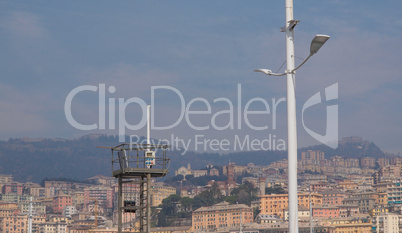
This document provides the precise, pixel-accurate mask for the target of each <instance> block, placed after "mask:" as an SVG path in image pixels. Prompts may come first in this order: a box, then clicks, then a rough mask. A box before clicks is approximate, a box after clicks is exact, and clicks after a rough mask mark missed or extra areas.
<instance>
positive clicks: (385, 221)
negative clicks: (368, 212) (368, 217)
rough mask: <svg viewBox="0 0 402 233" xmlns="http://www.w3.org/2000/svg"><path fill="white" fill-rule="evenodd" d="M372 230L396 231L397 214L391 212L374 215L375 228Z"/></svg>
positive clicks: (386, 232) (395, 232) (397, 223)
mask: <svg viewBox="0 0 402 233" xmlns="http://www.w3.org/2000/svg"><path fill="white" fill-rule="evenodd" d="M373 232H384V233H398V232H399V216H398V215H397V214H392V213H386V214H381V215H378V216H376V229H375V231H373Z"/></svg>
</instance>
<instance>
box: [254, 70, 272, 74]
mask: <svg viewBox="0 0 402 233" xmlns="http://www.w3.org/2000/svg"><path fill="white" fill-rule="evenodd" d="M254 72H261V73H264V74H266V75H271V74H272V71H271V70H268V69H258V70H254Z"/></svg>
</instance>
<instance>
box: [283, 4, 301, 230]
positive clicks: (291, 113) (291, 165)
mask: <svg viewBox="0 0 402 233" xmlns="http://www.w3.org/2000/svg"><path fill="white" fill-rule="evenodd" d="M285 7H286V62H287V75H286V83H287V84H286V85H287V115H288V189H289V233H298V232H299V227H298V216H297V213H298V208H297V130H296V98H295V74H294V73H293V72H291V71H293V70H294V68H295V56H294V51H295V49H294V33H293V29H292V28H290V27H289V25H290V24H291V21H292V20H293V0H286V6H285Z"/></svg>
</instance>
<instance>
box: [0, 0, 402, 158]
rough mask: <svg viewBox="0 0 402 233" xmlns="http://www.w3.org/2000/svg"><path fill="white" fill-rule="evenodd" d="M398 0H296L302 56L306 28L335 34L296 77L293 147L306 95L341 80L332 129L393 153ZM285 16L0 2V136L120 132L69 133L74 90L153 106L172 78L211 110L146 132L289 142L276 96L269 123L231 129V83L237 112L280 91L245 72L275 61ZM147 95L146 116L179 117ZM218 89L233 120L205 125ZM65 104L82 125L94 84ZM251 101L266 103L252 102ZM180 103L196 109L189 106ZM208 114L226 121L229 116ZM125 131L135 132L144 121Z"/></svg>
mask: <svg viewBox="0 0 402 233" xmlns="http://www.w3.org/2000/svg"><path fill="white" fill-rule="evenodd" d="M401 8H402V2H401V1H346V0H328V1H311V0H310V1H308V0H307V1H300V0H295V1H294V16H295V19H298V20H300V24H299V25H298V26H297V27H296V29H295V47H296V56H297V57H298V58H304V57H306V56H307V55H308V50H309V45H310V41H311V39H312V38H313V37H314V35H315V34H328V35H330V36H331V39H330V40H329V41H328V42H327V44H325V46H324V47H323V48H322V49H321V50H320V51H319V53H318V54H316V55H315V56H313V57H312V58H311V60H310V61H309V62H308V63H306V64H305V66H303V68H301V69H300V70H299V71H298V72H297V75H296V87H297V93H296V96H297V106H298V110H297V111H298V112H297V114H298V119H299V120H298V126H299V128H298V135H299V146H306V145H313V144H318V143H319V142H317V141H316V140H315V139H313V138H312V137H311V136H310V135H309V134H307V133H306V131H305V130H304V128H303V127H302V123H301V110H302V106H303V104H304V103H305V102H306V101H307V99H309V98H310V97H311V96H313V95H314V94H315V93H317V92H320V91H321V92H323V91H324V89H325V88H326V87H328V86H330V85H332V84H335V83H338V85H339V99H338V100H336V101H334V102H332V104H338V106H339V137H344V136H352V135H353V136H362V137H363V138H364V139H366V140H370V141H374V142H375V143H376V144H377V145H379V146H380V147H381V148H382V149H384V150H385V151H390V152H399V151H400V150H401V149H402V147H401V144H402V123H401V122H402V121H401V116H402V107H401V104H402V101H401V100H402V92H401V91H400V90H401V88H402V79H401V71H402V68H401V67H402V56H401V54H402V45H401V41H402V18H401V17H400V9H401ZM284 24H285V1H257V0H254V1H236V0H222V1H120V2H116V1H74V2H72V1H35V2H32V1H18V0H17V1H0V51H1V53H0V64H1V66H0V75H1V79H0V108H1V111H0V119H1V121H0V129H1V131H0V139H2V140H7V139H8V138H10V137H14V138H15V137H25V136H28V137H62V138H74V137H78V136H82V135H85V134H88V133H94V132H99V133H110V134H117V131H116V130H114V131H113V130H99V131H96V130H94V131H82V130H78V129H76V128H74V127H72V126H71V125H70V124H69V123H68V121H67V120H66V116H65V112H64V103H65V100H66V97H67V95H68V94H69V93H70V91H72V90H73V89H74V88H77V87H79V86H81V85H93V86H97V87H99V85H100V84H102V83H104V84H105V85H106V87H107V88H108V87H109V86H114V87H115V89H116V90H115V92H114V93H113V94H111V93H107V95H106V98H115V99H116V105H117V103H118V101H117V98H124V99H125V100H127V99H129V98H132V97H138V98H140V99H142V100H144V101H145V102H146V103H147V104H149V103H150V101H151V87H152V86H170V87H173V88H175V89H177V90H178V91H180V93H181V94H182V95H183V97H184V99H185V102H186V104H188V103H189V102H190V101H191V100H192V99H194V98H205V99H206V100H207V101H208V103H209V104H210V105H211V106H212V109H211V114H205V115H198V116H192V117H191V122H192V123H193V124H195V125H198V126H208V125H209V126H210V130H204V131H196V130H193V129H192V128H191V127H190V126H189V125H188V123H187V122H186V120H185V119H183V121H181V123H180V124H179V125H178V126H177V127H174V128H173V129H169V130H153V131H152V136H153V137H155V138H160V139H170V138H171V136H172V134H173V135H174V137H176V136H177V137H179V138H182V139H194V136H195V135H203V137H205V138H206V139H218V140H223V139H228V140H230V141H233V140H234V137H235V136H236V135H237V136H239V137H243V138H244V137H245V136H246V135H249V137H250V139H252V138H255V139H259V140H262V139H264V138H267V137H268V136H269V135H271V136H275V137H276V138H277V139H284V140H286V106H285V102H282V103H281V104H279V105H278V108H277V112H276V117H277V125H276V129H273V124H272V115H273V114H272V112H271V114H270V115H259V116H252V117H250V121H251V122H252V124H253V125H256V126H264V125H267V126H268V127H269V128H268V129H267V130H252V129H250V127H247V125H246V124H245V123H244V122H242V128H241V129H238V127H237V126H238V122H237V120H238V118H237V114H238V113H237V109H238V105H239V103H238V101H237V99H238V86H239V85H240V86H241V100H242V103H241V104H240V105H241V106H242V107H243V108H244V105H245V104H246V103H247V101H248V100H250V99H252V98H262V99H265V100H267V102H268V103H269V104H271V101H272V99H276V100H278V99H280V98H282V97H285V96H286V82H285V78H284V77H266V76H264V75H262V74H260V73H254V72H253V70H254V69H256V68H270V69H272V70H274V71H276V70H278V69H279V68H280V67H281V65H282V63H283V62H284V60H285V40H284V37H285V35H284V33H282V32H280V28H281V27H282V26H284ZM296 62H297V63H300V62H301V59H296ZM280 71H283V68H282V69H281V70H280ZM155 97H156V100H155V106H154V108H155V111H156V116H155V119H154V120H155V124H156V125H159V126H162V125H168V124H171V123H173V122H175V121H176V119H178V117H179V115H180V111H181V107H180V99H179V98H178V96H177V94H175V93H173V92H172V91H168V90H160V91H158V92H156V95H155ZM221 97H223V98H227V99H228V100H230V101H231V102H232V103H233V106H234V118H233V121H234V122H235V123H234V126H235V127H234V129H225V130H216V129H213V127H212V126H211V118H212V116H213V114H214V113H216V112H219V111H222V110H224V109H226V110H227V109H228V104H226V102H223V101H220V102H219V101H218V102H216V103H214V99H216V98H221ZM72 106H73V108H72V112H73V116H74V118H75V119H76V120H77V121H79V122H80V123H82V124H93V123H98V95H97V93H96V92H91V91H86V92H81V93H79V94H78V95H77V96H76V97H75V98H74V100H73V102H72ZM106 107H107V108H108V105H106ZM270 107H271V108H272V106H270ZM250 108H251V109H254V110H262V109H263V105H262V102H260V103H257V102H255V103H254V104H251V105H250ZM190 109H191V110H193V109H198V110H205V109H206V105H205V103H202V102H200V101H198V102H197V101H196V103H195V104H194V105H193V106H192V107H191V108H190ZM271 110H272V109H271ZM116 111H117V110H116ZM106 113H107V114H108V111H106ZM141 114H142V113H141V109H140V108H139V107H138V105H136V104H132V105H129V106H128V107H127V111H126V115H125V117H126V119H127V121H128V122H131V124H133V125H135V124H137V123H138V122H139V118H140V117H139V116H141ZM305 118H306V119H305V123H306V124H307V125H308V127H309V128H311V129H313V130H314V131H316V132H318V133H321V134H324V133H325V119H326V105H325V104H320V105H317V106H314V107H312V108H311V109H309V111H308V112H306V113H305ZM106 119H108V118H106ZM217 120H218V123H217V124H218V125H220V126H224V125H226V124H227V122H228V120H229V114H227V115H220V116H219V117H218V118H217ZM243 120H244V119H243ZM115 123H116V127H117V125H118V123H119V122H118V114H117V113H116V122H115ZM108 127H109V125H108V124H106V128H108ZM127 133H128V134H135V135H145V133H146V129H145V127H144V128H142V129H140V130H136V131H127Z"/></svg>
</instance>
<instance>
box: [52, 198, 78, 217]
mask: <svg viewBox="0 0 402 233" xmlns="http://www.w3.org/2000/svg"><path fill="white" fill-rule="evenodd" d="M72 203H73V199H72V197H71V196H69V195H65V194H60V195H57V196H55V197H53V212H54V213H60V214H61V213H63V209H64V207H66V206H69V205H72Z"/></svg>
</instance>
